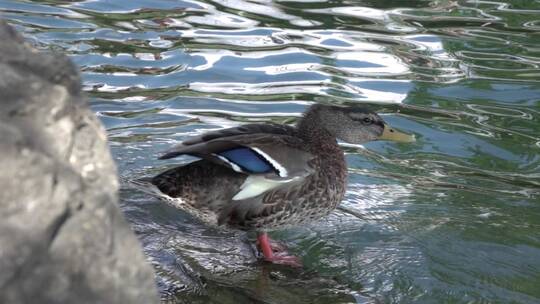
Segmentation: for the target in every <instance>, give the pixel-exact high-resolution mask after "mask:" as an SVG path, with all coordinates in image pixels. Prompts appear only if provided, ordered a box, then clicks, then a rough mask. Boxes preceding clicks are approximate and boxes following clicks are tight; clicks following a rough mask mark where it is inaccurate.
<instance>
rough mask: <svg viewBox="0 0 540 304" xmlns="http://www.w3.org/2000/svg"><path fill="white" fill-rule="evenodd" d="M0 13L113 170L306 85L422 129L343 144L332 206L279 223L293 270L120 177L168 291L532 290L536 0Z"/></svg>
mask: <svg viewBox="0 0 540 304" xmlns="http://www.w3.org/2000/svg"><path fill="white" fill-rule="evenodd" d="M0 14H1V16H2V17H3V18H5V19H7V20H9V21H10V22H11V23H12V24H14V25H15V26H16V27H17V29H18V30H20V31H22V32H23V33H24V35H25V36H26V37H27V38H28V41H29V42H30V43H32V44H33V45H35V46H36V47H38V48H41V49H53V50H56V51H60V52H64V53H66V54H68V55H69V56H71V58H72V59H73V61H74V62H76V63H77V64H78V65H79V66H80V67H81V70H82V72H83V78H84V88H85V90H86V91H87V92H88V94H89V96H90V97H91V106H92V108H93V110H94V111H95V112H96V113H97V115H98V116H99V117H100V119H101V120H102V121H103V123H104V124H105V126H106V127H107V129H108V131H109V139H110V146H111V149H112V151H113V154H114V156H115V159H116V160H117V163H118V167H119V171H120V174H121V175H122V176H123V177H124V178H127V179H130V178H136V177H139V176H141V175H143V176H149V175H153V174H156V173H157V172H160V171H162V170H164V169H165V168H169V167H171V166H174V165H175V164H176V163H178V162H186V161H189V160H190V159H189V158H187V157H186V158H179V159H177V160H173V161H165V162H162V161H157V160H156V156H157V155H158V153H159V152H160V151H163V150H164V149H166V148H167V147H168V146H170V145H171V144H174V143H176V142H178V141H180V140H182V139H184V138H186V137H187V136H191V135H196V134H200V133H202V132H204V131H207V130H212V129H218V128H223V127H230V126H236V125H239V124H242V123H246V122H265V121H274V122H278V123H293V122H294V121H295V119H296V118H297V117H298V116H299V115H300V113H302V111H303V110H304V109H305V107H306V106H307V105H308V104H311V103H313V102H323V103H348V104H352V103H362V104H366V105H369V106H370V107H372V108H373V109H376V110H378V111H380V112H382V113H383V115H384V118H385V119H386V120H388V121H389V122H390V123H391V124H392V125H395V126H396V127H397V128H400V129H403V130H405V131H408V132H412V133H414V134H415V135H416V138H417V139H418V141H417V142H416V143H414V144H409V145H399V144H393V143H385V142H375V143H369V144H366V145H363V146H355V145H343V148H344V149H345V151H346V153H347V160H348V164H349V174H350V178H349V182H350V184H349V190H348V192H347V196H346V199H345V201H344V202H343V204H342V207H341V208H340V210H337V211H336V212H334V213H333V214H332V215H331V216H329V217H328V218H327V219H324V220H321V221H320V222H317V223H313V224H311V225H308V226H304V227H298V228H295V229H289V230H286V231H280V232H276V233H275V234H274V237H275V238H277V239H280V240H282V241H284V242H286V243H287V245H288V246H289V247H290V248H291V250H292V251H293V252H295V253H297V254H298V255H301V256H302V257H303V259H304V263H305V264H306V269H305V270H304V271H301V272H298V271H293V270H291V269H287V268H282V267H274V266H271V265H263V264H260V263H258V262H257V259H256V257H255V254H256V251H255V250H254V248H253V247H252V245H251V244H252V239H253V236H252V235H249V234H243V233H231V232H223V231H217V230H215V229H211V228H208V227H205V226H204V225H202V224H200V223H198V222H197V221H195V220H194V219H192V218H191V217H189V216H187V215H185V214H183V213H181V212H178V211H176V210H174V209H172V208H171V207H168V206H166V205H165V204H163V203H161V202H159V201H157V200H156V199H155V198H153V197H151V196H149V195H147V194H145V193H144V192H142V191H139V190H140V189H135V188H132V187H129V186H128V185H126V186H125V187H124V189H122V192H121V198H122V208H123V210H124V211H125V214H126V216H127V218H128V220H129V221H130V222H131V223H132V225H133V228H134V230H135V231H137V233H138V235H139V236H140V238H141V240H142V242H143V243H144V246H145V250H146V252H147V254H148V256H149V259H150V260H151V261H152V263H153V264H154V265H155V267H156V272H157V281H158V285H159V287H160V290H162V292H163V295H164V298H166V299H168V300H169V301H170V302H179V303H232V302H235V303H240V302H247V303H350V302H359V303H411V302H422V303H424V302H429V303H431V302H433V303H441V302H457V303H469V302H480V301H484V302H501V303H508V302H512V301H514V302H517V303H535V302H538V301H540V293H539V292H538V288H537V286H539V285H540V277H539V276H538V273H540V239H539V237H538V236H539V235H540V206H539V204H538V198H539V196H540V156H539V155H540V154H539V149H540V136H539V135H538V134H540V124H539V123H538V121H539V119H540V117H539V116H540V115H539V114H540V108H539V101H540V82H539V81H538V80H539V79H540V78H539V76H540V74H539V73H538V70H539V67H540V51H539V50H540V39H539V38H540V35H539V34H538V29H539V24H540V20H539V16H540V2H538V1H518V0H514V1H511V0H508V1H504V2H503V1H420V0H418V1H390V0H386V1H383V0H377V1H373V0H363V1H347V0H340V1H331V2H328V1H318V0H313V1H311V0H307V1H306V0H295V1H239V0H234V1H231V0H228V1H224V0H220V1H217V0H216V1H210V0H206V1H167V0H152V1H147V0H136V1H110V0H97V1H78V2H65V1H48V2H46V3H43V2H42V3H38V2H32V1H9V0H0Z"/></svg>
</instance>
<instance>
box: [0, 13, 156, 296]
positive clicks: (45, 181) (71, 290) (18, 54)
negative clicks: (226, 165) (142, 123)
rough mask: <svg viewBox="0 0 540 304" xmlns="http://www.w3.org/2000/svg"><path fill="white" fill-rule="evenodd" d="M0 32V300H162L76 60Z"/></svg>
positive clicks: (7, 29) (1, 25)
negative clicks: (123, 208) (127, 216)
mask: <svg viewBox="0 0 540 304" xmlns="http://www.w3.org/2000/svg"><path fill="white" fill-rule="evenodd" d="M0 41H2V42H1V43H0V155H1V156H2V157H1V158H0V168H1V170H0V187H1V190H0V269H1V270H2V271H0V303H11V304H16V303H145V304H147V303H156V302H158V298H157V292H156V288H155V284H154V274H153V271H152V268H151V266H150V265H149V264H147V263H146V261H145V257H144V255H143V253H142V248H141V246H140V244H139V243H138V241H137V239H136V237H135V235H134V234H133V233H132V231H131V230H130V228H129V226H128V224H127V223H126V221H125V220H124V218H123V216H122V215H121V213H120V210H119V208H118V206H117V200H118V198H117V191H118V181H117V176H116V170H115V166H114V163H113V161H112V159H111V155H110V153H109V150H108V147H107V143H106V135H105V132H104V130H103V128H102V126H101V124H100V122H99V121H98V120H97V118H96V117H95V116H94V114H93V113H92V111H91V110H90V109H89V107H88V105H87V102H86V100H85V98H84V97H83V96H82V94H81V89H80V78H79V75H78V73H77V70H76V68H75V66H74V65H73V64H72V63H71V62H70V61H69V59H67V58H66V57H65V56H60V55H53V54H47V53H39V52H37V51H36V50H35V49H32V48H31V47H29V46H27V45H25V43H24V40H23V39H22V38H21V37H20V36H19V35H18V34H16V33H15V31H14V30H13V29H12V28H11V27H9V26H8V25H6V24H5V23H4V22H2V21H0Z"/></svg>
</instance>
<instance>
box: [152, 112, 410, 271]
mask: <svg viewBox="0 0 540 304" xmlns="http://www.w3.org/2000/svg"><path fill="white" fill-rule="evenodd" d="M336 139H340V140H343V141H345V142H349V143H354V144H360V143H364V142H368V141H372V140H393V141H401V142H411V141H414V136H412V135H408V134H405V133H401V132H399V131H397V130H394V129H392V128H391V127H390V126H388V125H387V124H386V123H385V122H384V121H383V119H382V118H381V117H380V116H379V115H377V114H376V113H374V112H372V111H370V110H367V109H365V108H362V107H343V106H330V105H322V104H315V105H312V106H311V107H309V109H308V110H307V111H306V112H305V114H304V115H303V117H302V118H300V120H299V122H298V124H297V125H296V126H288V125H280V124H246V125H242V126H239V127H234V128H228V129H222V130H218V131H212V132H208V133H205V134H202V135H200V136H197V137H193V138H190V139H187V140H185V141H183V142H182V143H181V144H179V145H176V146H174V147H173V148H172V149H170V150H168V151H167V152H165V154H164V155H162V156H161V157H160V159H170V158H174V157H177V156H179V155H191V156H195V157H198V158H200V160H197V161H194V162H191V163H189V164H186V165H182V166H180V167H176V168H172V169H170V170H167V171H165V172H163V173H161V174H159V175H157V176H155V177H154V178H153V179H152V180H151V183H152V184H153V185H155V186H156V187H157V188H158V189H159V190H160V191H161V192H162V193H163V194H165V195H166V196H167V197H168V198H169V201H171V202H174V205H175V206H176V207H178V208H180V209H183V210H186V211H188V212H189V213H191V214H193V215H195V216H196V217H198V218H199V219H201V220H203V221H204V222H206V223H208V224H210V225H214V226H221V227H228V228H233V229H241V230H255V231H257V235H258V236H257V241H258V244H259V246H260V249H261V250H262V253H263V256H264V259H265V260H267V261H270V262H274V263H280V264H290V265H298V264H299V260H298V259H297V258H296V257H293V256H289V255H286V254H283V253H282V252H279V251H278V250H276V249H278V248H277V247H278V246H276V245H275V244H274V243H273V242H271V241H270V239H269V238H268V235H267V231H269V230H273V229H279V228H284V227H287V226H293V225H299V224H302V223H306V222H309V221H313V220H317V219H319V218H322V217H324V216H326V215H328V214H329V213H330V212H332V211H333V210H334V209H335V208H336V207H337V205H338V204H339V203H340V202H341V200H342V199H343V196H344V194H345V190H346V179H347V166H346V163H345V156H344V153H343V151H342V150H341V148H340V147H339V145H338V143H337V140H336Z"/></svg>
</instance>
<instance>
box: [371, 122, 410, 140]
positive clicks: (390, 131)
mask: <svg viewBox="0 0 540 304" xmlns="http://www.w3.org/2000/svg"><path fill="white" fill-rule="evenodd" d="M379 140H391V141H397V142H407V143H409V142H415V141H416V138H415V137H414V135H411V134H407V133H403V132H399V131H398V130H396V129H394V128H392V127H390V126H389V125H387V124H384V130H383V133H382V135H381V136H379Z"/></svg>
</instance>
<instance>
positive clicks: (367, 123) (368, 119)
mask: <svg viewBox="0 0 540 304" xmlns="http://www.w3.org/2000/svg"><path fill="white" fill-rule="evenodd" d="M362 123H363V124H365V125H370V124H372V123H373V119H371V117H365V118H364V119H362Z"/></svg>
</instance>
